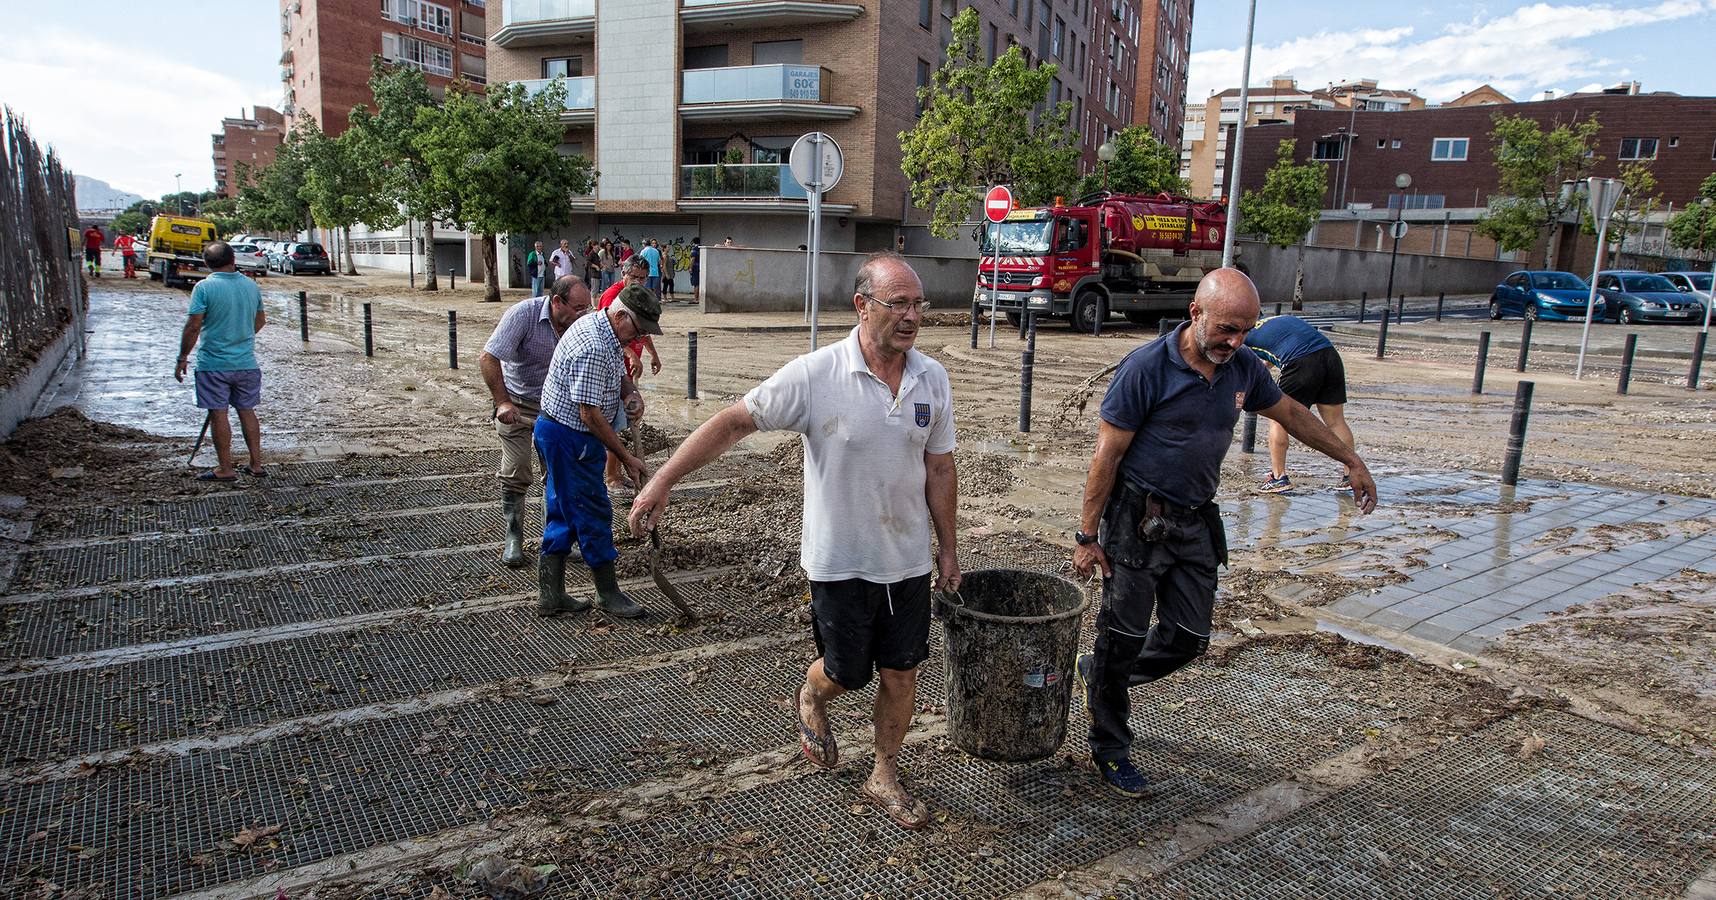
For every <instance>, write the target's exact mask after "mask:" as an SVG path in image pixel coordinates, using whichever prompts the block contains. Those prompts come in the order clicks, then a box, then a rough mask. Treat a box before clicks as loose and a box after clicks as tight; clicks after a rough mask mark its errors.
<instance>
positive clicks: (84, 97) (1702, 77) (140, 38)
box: [0, 0, 1716, 196]
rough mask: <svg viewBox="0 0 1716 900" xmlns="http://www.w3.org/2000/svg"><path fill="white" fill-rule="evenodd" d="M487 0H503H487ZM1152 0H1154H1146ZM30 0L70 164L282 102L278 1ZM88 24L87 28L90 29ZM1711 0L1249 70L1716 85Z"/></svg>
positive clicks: (1282, 30) (1502, 82) (1434, 87)
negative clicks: (169, 19) (143, 0)
mask: <svg viewBox="0 0 1716 900" xmlns="http://www.w3.org/2000/svg"><path fill="white" fill-rule="evenodd" d="M492 2H495V0H492ZM1144 2H1146V3H1149V2H1155V0H1144ZM170 5H171V7H172V10H173V19H174V21H176V22H180V23H183V27H182V28H181V29H180V31H179V34H178V35H177V36H168V35H166V34H164V32H165V28H164V26H163V20H162V18H161V16H160V14H159V13H160V8H157V7H151V6H149V5H147V4H143V5H139V4H136V3H123V4H122V3H117V2H110V0H89V2H83V3H36V4H31V8H30V14H29V15H28V16H12V17H10V18H9V19H8V22H7V27H8V40H6V41H5V42H4V43H3V44H0V103H4V104H5V105H7V106H9V107H11V108H12V109H13V110H14V111H16V112H18V113H20V114H22V115H23V116H24V118H25V120H26V121H27V122H28V123H29V124H30V127H31V130H32V132H33V133H34V134H35V135H36V137H37V139H38V140H46V141H48V142H49V143H51V144H53V145H54V147H56V148H57V149H58V150H59V152H60V153H61V155H62V156H63V157H64V158H65V160H66V162H67V163H68V164H69V165H70V166H71V168H72V170H73V171H76V172H78V173H81V174H84V175H90V176H94V177H96V178H100V179H103V180H105V181H107V182H109V183H111V184H113V185H114V186H115V187H118V188H120V189H122V190H128V191H132V192H135V193H139V194H144V195H146V196H159V195H161V194H163V193H166V192H168V191H171V190H173V184H174V180H173V176H174V174H175V173H178V174H182V176H183V182H184V187H185V189H186V190H205V189H208V188H211V187H213V185H214V172H213V164H212V163H211V161H210V158H209V135H210V134H211V133H213V132H214V131H215V129H216V128H218V127H219V125H220V120H221V118H222V117H224V116H236V115H238V114H239V113H240V112H241V110H244V109H247V108H249V107H251V106H253V105H255V104H258V103H261V104H265V105H271V106H277V105H278V104H279V101H280V82H279V66H278V62H277V61H278V59H279V55H280V34H279V30H278V28H279V25H278V19H277V16H278V8H279V7H278V4H277V3H276V2H273V0H224V2H211V0H174V2H173V3H172V4H170ZM1196 10H1197V14H1196V19H1195V21H1194V22H1193V29H1192V47H1193V51H1194V52H1193V55H1192V61H1191V68H1190V79H1191V89H1190V91H1189V96H1188V99H1189V100H1191V101H1192V102H1197V101H1200V100H1202V99H1203V98H1205V97H1207V96H1208V95H1209V93H1210V92H1211V91H1214V90H1220V89H1221V88H1225V87H1230V86H1237V85H1238V83H1239V73H1240V55H1241V50H1242V49H1243V47H1244V44H1245V12H1246V2H1245V0H1198V3H1197V7H1196ZM92 26H94V27H92ZM1713 38H1716V0H1633V2H1608V3H1602V2H1587V3H1532V4H1524V3H1484V4H1478V3H1463V2H1405V3H1398V2H1397V3H1376V2H1372V0H1327V2H1317V3H1313V2H1303V0H1258V16H1257V38H1256V51H1255V55H1254V58H1253V60H1252V66H1251V72H1252V83H1253V84H1258V83H1261V82H1264V81H1265V80H1267V79H1268V77H1269V76H1271V75H1293V76H1296V77H1297V78H1298V79H1299V83H1300V84H1302V85H1305V86H1308V87H1321V86H1323V85H1325V84H1328V83H1329V82H1333V81H1344V80H1347V79H1353V78H1362V77H1374V78H1377V79H1379V80H1380V81H1381V82H1382V83H1383V84H1384V85H1385V86H1388V87H1401V88H1415V89H1417V90H1418V91H1419V92H1420V93H1422V94H1423V95H1424V96H1425V97H1427V98H1429V99H1430V100H1431V101H1432V102H1435V101H1441V100H1447V99H1449V98H1452V97H1455V96H1458V95H1459V94H1461V93H1463V92H1465V91H1466V90H1468V89H1470V88H1473V87H1476V86H1477V85H1479V84H1482V83H1485V82H1489V83H1490V84H1493V85H1495V86H1496V87H1498V88H1500V89H1501V90H1502V91H1503V92H1505V93H1507V94H1508V95H1509V96H1512V97H1514V98H1515V99H1528V98H1532V97H1539V96H1541V95H1542V94H1543V92H1544V91H1545V90H1553V91H1557V92H1564V91H1574V90H1581V89H1585V88H1589V87H1592V86H1596V85H1608V84H1613V83H1614V82H1617V81H1621V80H1623V79H1636V80H1638V81H1641V82H1643V83H1644V87H1645V89H1646V90H1668V91H1676V92H1679V93H1683V94H1698V95H1704V96H1709V95H1713V94H1716V64H1713V63H1712V59H1713V57H1716V54H1713V53H1712V49H1711V45H1712V42H1713Z"/></svg>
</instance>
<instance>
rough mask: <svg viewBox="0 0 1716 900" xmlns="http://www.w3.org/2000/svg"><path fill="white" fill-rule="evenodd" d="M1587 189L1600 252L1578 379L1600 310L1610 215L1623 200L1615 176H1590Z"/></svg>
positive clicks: (1595, 262)
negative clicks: (1599, 278) (1599, 288)
mask: <svg viewBox="0 0 1716 900" xmlns="http://www.w3.org/2000/svg"><path fill="white" fill-rule="evenodd" d="M1585 184H1586V192H1587V194H1588V199H1589V200H1590V203H1591V218H1593V219H1595V220H1596V222H1597V253H1596V258H1595V259H1594V260H1593V261H1592V263H1591V292H1590V294H1589V295H1588V296H1587V297H1586V298H1585V327H1584V329H1583V330H1582V331H1580V333H1579V362H1578V364H1577V365H1575V366H1574V368H1573V378H1574V379H1575V380H1577V379H1579V378H1582V377H1584V375H1585V347H1586V344H1587V343H1589V341H1590V339H1591V319H1593V318H1595V316H1596V311H1597V273H1598V272H1601V271H1602V270H1603V256H1604V251H1606V250H1607V249H1608V246H1609V216H1610V215H1611V214H1613V213H1614V211H1615V204H1616V202H1617V201H1619V200H1620V199H1621V185H1620V182H1618V181H1616V180H1615V179H1613V178H1588V179H1586V181H1585Z"/></svg>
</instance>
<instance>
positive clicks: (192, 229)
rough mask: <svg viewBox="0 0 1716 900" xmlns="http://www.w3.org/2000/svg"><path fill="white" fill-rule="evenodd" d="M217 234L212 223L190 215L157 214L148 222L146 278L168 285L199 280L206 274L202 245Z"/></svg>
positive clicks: (172, 285) (173, 285)
mask: <svg viewBox="0 0 1716 900" xmlns="http://www.w3.org/2000/svg"><path fill="white" fill-rule="evenodd" d="M218 237H219V234H218V232H217V231H216V230H215V224H214V223H213V222H210V221H208V220H207V219H194V218H191V217H189V216H165V215H163V216H156V217H155V218H153V219H151V220H150V221H149V280H151V281H159V282H162V283H163V284H165V285H167V286H168V287H175V286H177V285H181V284H187V285H188V284H190V283H192V282H194V281H200V280H202V278H203V277H204V276H206V275H208V267H207V266H205V265H203V247H204V245H206V244H208V242H210V241H213V240H216V239H217V238H218Z"/></svg>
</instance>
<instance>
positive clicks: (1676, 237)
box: [1668, 175, 1716, 253]
mask: <svg viewBox="0 0 1716 900" xmlns="http://www.w3.org/2000/svg"><path fill="white" fill-rule="evenodd" d="M1706 203H1708V204H1709V205H1705V204H1706ZM1668 242H1669V243H1671V244H1673V245H1674V246H1676V247H1682V248H1685V249H1687V250H1703V251H1705V252H1707V253H1708V252H1716V175H1711V176H1709V177H1708V178H1705V179H1704V183H1703V184H1700V185H1699V186H1698V199H1696V200H1694V201H1692V202H1691V203H1688V204H1687V205H1686V208H1685V209H1683V210H1681V211H1680V212H1677V213H1675V214H1674V215H1672V216H1670V217H1669V219H1668Z"/></svg>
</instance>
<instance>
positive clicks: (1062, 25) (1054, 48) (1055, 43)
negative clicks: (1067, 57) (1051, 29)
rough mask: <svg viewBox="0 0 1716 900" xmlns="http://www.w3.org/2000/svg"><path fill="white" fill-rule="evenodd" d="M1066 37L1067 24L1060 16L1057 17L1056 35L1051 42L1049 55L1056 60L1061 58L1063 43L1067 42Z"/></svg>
mask: <svg viewBox="0 0 1716 900" xmlns="http://www.w3.org/2000/svg"><path fill="white" fill-rule="evenodd" d="M1066 37H1067V23H1066V22H1063V21H1061V17H1060V16H1055V35H1054V37H1053V38H1052V39H1050V41H1049V53H1050V54H1051V55H1053V56H1054V58H1055V59H1060V58H1061V43H1062V42H1063V41H1065V40H1066Z"/></svg>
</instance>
